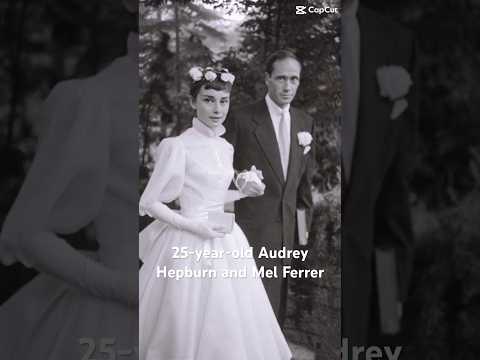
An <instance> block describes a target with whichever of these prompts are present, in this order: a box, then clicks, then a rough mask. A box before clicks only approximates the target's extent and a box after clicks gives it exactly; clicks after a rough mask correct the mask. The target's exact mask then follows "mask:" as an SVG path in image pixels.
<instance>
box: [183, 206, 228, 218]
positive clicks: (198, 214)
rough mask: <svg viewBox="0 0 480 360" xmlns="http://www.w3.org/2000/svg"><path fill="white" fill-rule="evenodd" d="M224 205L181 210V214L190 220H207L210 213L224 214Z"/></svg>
mask: <svg viewBox="0 0 480 360" xmlns="http://www.w3.org/2000/svg"><path fill="white" fill-rule="evenodd" d="M223 212H224V209H223V205H220V206H212V207H208V208H188V209H180V214H181V215H182V216H185V217H186V218H189V219H198V220H207V219H208V214H209V213H223Z"/></svg>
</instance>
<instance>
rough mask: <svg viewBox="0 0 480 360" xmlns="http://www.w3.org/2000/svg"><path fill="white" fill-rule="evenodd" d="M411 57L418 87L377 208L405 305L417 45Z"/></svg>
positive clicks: (378, 230) (379, 239) (382, 242)
mask: <svg viewBox="0 0 480 360" xmlns="http://www.w3.org/2000/svg"><path fill="white" fill-rule="evenodd" d="M411 44H412V47H411V51H410V54H412V56H411V59H410V65H411V66H410V69H409V72H410V73H411V74H412V77H413V82H414V85H413V86H412V88H411V90H410V93H409V95H408V103H409V109H408V112H407V113H405V115H404V116H403V117H402V118H401V119H399V120H401V121H402V124H401V126H400V128H399V132H398V135H397V144H396V152H395V155H394V158H393V161H392V162H391V163H390V167H389V169H388V171H387V173H386V177H385V179H384V181H383V187H382V189H381V192H380V195H379V198H378V201H377V206H376V224H375V244H376V246H386V247H390V248H392V247H393V248H394V249H395V253H396V261H397V272H398V274H397V276H398V279H399V295H400V300H401V301H404V300H405V299H406V297H407V295H408V289H409V286H410V280H411V274H412V268H413V251H414V234H413V229H412V221H411V213H410V204H409V178H410V172H411V170H412V168H413V166H412V164H413V163H414V158H415V149H416V143H417V140H416V139H417V131H416V123H417V106H416V103H417V101H416V99H417V90H416V88H417V86H416V81H417V77H416V76H415V73H416V71H415V51H414V49H415V47H414V43H413V41H412V42H411Z"/></svg>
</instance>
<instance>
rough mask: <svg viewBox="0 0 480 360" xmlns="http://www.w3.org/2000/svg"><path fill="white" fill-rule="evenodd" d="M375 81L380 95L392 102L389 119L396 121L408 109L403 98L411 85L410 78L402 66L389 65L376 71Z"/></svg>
mask: <svg viewBox="0 0 480 360" xmlns="http://www.w3.org/2000/svg"><path fill="white" fill-rule="evenodd" d="M377 80H378V86H379V87H380V95H381V96H383V97H386V98H388V99H389V100H390V101H393V109H392V112H391V114H390V119H396V118H397V117H399V116H400V115H401V114H402V113H403V112H404V111H405V110H406V109H407V107H408V102H407V100H406V99H405V96H406V95H407V94H408V91H409V90H410V86H412V84H413V81H412V78H411V76H410V74H409V73H408V71H407V70H405V68H403V67H402V66H397V65H389V66H381V67H379V68H378V69H377Z"/></svg>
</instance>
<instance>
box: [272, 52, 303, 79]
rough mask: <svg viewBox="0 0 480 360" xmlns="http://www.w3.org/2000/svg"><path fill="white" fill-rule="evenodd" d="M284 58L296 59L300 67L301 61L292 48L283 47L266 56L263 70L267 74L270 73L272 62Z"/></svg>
mask: <svg viewBox="0 0 480 360" xmlns="http://www.w3.org/2000/svg"><path fill="white" fill-rule="evenodd" d="M285 59H293V60H296V61H297V62H298V63H299V64H300V67H301V66H302V62H301V61H300V59H299V58H298V56H297V55H295V53H294V52H293V51H292V50H290V49H284V50H277V51H275V52H274V53H272V54H270V56H269V57H268V58H267V61H266V62H265V71H266V72H267V73H268V74H269V75H272V71H273V64H274V63H275V61H278V60H285Z"/></svg>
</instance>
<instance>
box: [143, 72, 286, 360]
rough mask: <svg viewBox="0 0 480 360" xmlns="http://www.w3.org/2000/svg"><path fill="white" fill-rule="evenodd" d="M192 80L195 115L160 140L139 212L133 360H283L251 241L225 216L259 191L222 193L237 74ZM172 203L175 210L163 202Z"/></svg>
mask: <svg viewBox="0 0 480 360" xmlns="http://www.w3.org/2000/svg"><path fill="white" fill-rule="evenodd" d="M189 74H190V77H191V78H192V80H193V81H192V85H191V89H190V95H191V105H192V107H193V109H194V110H195V111H196V117H194V118H193V121H192V126H191V127H190V128H189V129H187V130H186V131H185V132H184V133H182V134H181V135H179V136H176V137H170V138H166V139H164V140H163V141H162V142H161V143H160V145H159V146H158V149H157V157H156V165H155V169H154V171H153V174H152V176H151V178H150V180H149V182H148V184H147V186H146V188H145V191H144V192H143V194H142V196H141V198H140V204H139V211H140V214H141V215H149V216H150V217H152V218H154V219H155V221H153V223H152V224H150V225H149V226H148V227H147V228H146V229H144V230H143V231H142V232H141V233H140V258H141V259H142V260H143V262H144V264H143V266H142V267H141V269H140V278H139V303H140V308H139V314H140V315H139V327H140V328H139V331H140V333H139V335H140V336H139V346H140V359H141V360H173V359H182V360H225V359H229V360H262V359H268V360H290V359H291V357H292V355H291V352H290V350H289V348H288V345H287V342H286V340H285V338H284V336H283V334H282V331H281V329H280V327H279V325H278V323H277V320H276V317H275V314H274V312H273V310H272V307H271V305H270V303H269V300H268V298H267V294H266V292H265V289H264V288H263V284H262V281H261V279H260V278H259V277H258V276H256V275H255V271H256V267H255V262H254V260H253V258H252V256H251V253H250V256H249V255H248V254H249V250H250V247H249V244H248V241H247V239H246V238H245V235H244V233H243V232H242V230H241V229H240V228H239V227H238V226H237V225H236V224H234V223H233V221H231V220H232V219H233V215H232V214H226V213H224V212H223V209H224V204H225V203H227V202H231V201H232V200H237V199H240V198H242V197H245V196H257V195H261V194H262V190H263V189H262V186H263V183H257V185H256V186H254V185H252V186H251V187H250V188H249V189H248V190H247V187H243V186H242V187H241V188H242V192H241V193H240V192H238V191H231V190H228V188H229V185H230V183H231V181H232V179H233V176H234V169H233V166H232V162H233V147H232V145H231V144H229V143H228V142H227V141H226V140H225V139H223V138H222V137H221V135H222V134H223V133H224V132H225V128H224V127H223V125H222V123H223V121H224V120H225V118H226V116H227V113H228V109H229V101H230V90H231V87H232V84H233V81H234V76H233V75H232V74H231V73H230V72H229V71H228V70H227V69H220V70H219V69H213V68H205V69H202V68H199V67H196V68H192V69H191V70H190V72H189ZM250 184H255V182H253V183H251V182H249V183H248V184H247V185H250ZM176 199H178V200H179V203H180V208H181V209H180V211H179V212H177V211H174V210H171V209H170V208H169V207H168V206H166V205H165V204H166V203H169V202H172V201H173V200H176ZM229 215H231V216H232V219H230V217H229ZM229 221H230V225H229ZM214 254H215V256H213V255H214ZM240 274H243V275H240Z"/></svg>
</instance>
